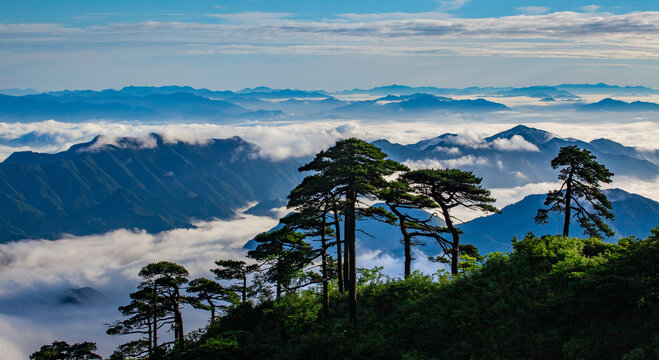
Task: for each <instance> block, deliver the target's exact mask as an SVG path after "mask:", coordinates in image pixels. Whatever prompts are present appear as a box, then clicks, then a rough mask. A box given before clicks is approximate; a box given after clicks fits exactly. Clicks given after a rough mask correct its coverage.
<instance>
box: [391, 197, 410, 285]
mask: <svg viewBox="0 0 659 360" xmlns="http://www.w3.org/2000/svg"><path fill="white" fill-rule="evenodd" d="M390 209H391V211H393V213H394V214H396V216H398V221H399V223H398V225H399V226H400V233H401V234H402V235H403V247H404V248H405V279H407V278H408V277H410V275H412V237H411V236H410V234H409V233H408V232H407V226H406V225H405V216H404V215H403V214H402V213H401V212H400V211H398V210H397V209H396V208H395V207H393V206H392V207H390Z"/></svg>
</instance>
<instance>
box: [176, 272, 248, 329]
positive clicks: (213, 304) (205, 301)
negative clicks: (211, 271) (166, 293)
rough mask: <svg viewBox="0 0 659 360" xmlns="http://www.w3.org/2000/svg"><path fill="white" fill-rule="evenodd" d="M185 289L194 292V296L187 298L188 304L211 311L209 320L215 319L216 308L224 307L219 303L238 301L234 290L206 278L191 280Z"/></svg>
mask: <svg viewBox="0 0 659 360" xmlns="http://www.w3.org/2000/svg"><path fill="white" fill-rule="evenodd" d="M186 291H187V292H188V293H193V294H196V296H195V297H193V298H191V299H188V302H189V303H190V305H192V306H193V307H194V308H196V309H202V310H208V311H210V312H211V322H212V321H213V320H215V315H216V309H218V308H223V307H225V306H223V305H221V304H222V303H228V304H235V303H237V302H238V301H239V300H238V296H237V295H236V293H235V292H233V291H231V290H229V289H227V288H225V287H224V286H222V285H220V284H219V283H218V282H216V281H213V280H209V279H206V278H198V279H194V280H191V281H190V283H188V288H187V289H186Z"/></svg>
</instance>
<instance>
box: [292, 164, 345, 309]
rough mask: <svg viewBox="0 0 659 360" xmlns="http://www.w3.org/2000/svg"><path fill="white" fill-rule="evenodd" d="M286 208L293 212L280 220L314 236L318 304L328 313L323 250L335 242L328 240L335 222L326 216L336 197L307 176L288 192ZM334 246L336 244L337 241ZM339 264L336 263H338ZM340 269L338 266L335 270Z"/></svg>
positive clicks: (320, 180)
mask: <svg viewBox="0 0 659 360" xmlns="http://www.w3.org/2000/svg"><path fill="white" fill-rule="evenodd" d="M288 198H289V202H288V207H289V208H295V212H293V213H291V214H289V215H287V216H286V217H284V218H283V219H281V222H282V223H283V224H285V225H286V226H289V227H291V228H293V229H295V230H298V231H302V232H304V233H305V235H306V236H307V237H311V238H318V239H319V241H320V249H319V251H318V253H319V256H320V259H321V282H322V299H323V301H322V304H323V314H324V315H325V316H326V317H327V316H329V268H328V255H327V250H328V249H329V248H330V247H332V246H334V245H335V244H337V243H338V241H339V240H338V239H335V240H336V241H335V242H329V241H328V240H329V238H330V237H331V236H332V235H333V230H332V228H331V227H330V225H331V224H334V225H336V224H335V221H338V220H337V219H336V218H334V219H333V220H331V219H328V216H329V214H330V212H332V209H333V208H334V204H336V201H337V200H336V196H335V195H334V194H333V193H332V187H331V183H330V182H329V181H328V180H327V179H325V178H323V177H321V176H319V175H311V176H307V177H306V178H305V179H304V180H303V181H302V183H301V184H300V185H298V186H297V187H296V188H295V189H293V191H291V193H290V194H289V195H288ZM337 245H338V244H337ZM339 256H340V255H339ZM339 266H340V265H339ZM339 271H340V269H339Z"/></svg>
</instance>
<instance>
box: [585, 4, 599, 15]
mask: <svg viewBox="0 0 659 360" xmlns="http://www.w3.org/2000/svg"><path fill="white" fill-rule="evenodd" d="M599 9H600V6H599V5H586V6H582V7H581V10H583V11H585V12H587V13H595V12H597V11H598V10H599Z"/></svg>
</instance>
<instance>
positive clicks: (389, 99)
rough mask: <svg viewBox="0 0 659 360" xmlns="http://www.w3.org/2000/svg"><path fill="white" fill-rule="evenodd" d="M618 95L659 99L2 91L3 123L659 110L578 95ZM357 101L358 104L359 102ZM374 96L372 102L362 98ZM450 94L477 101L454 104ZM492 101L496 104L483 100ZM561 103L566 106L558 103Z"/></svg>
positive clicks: (646, 91) (480, 93) (601, 87)
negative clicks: (520, 105) (515, 103)
mask: <svg viewBox="0 0 659 360" xmlns="http://www.w3.org/2000/svg"><path fill="white" fill-rule="evenodd" d="M573 92H578V93H581V94H593V93H595V94H608V95H611V96H630V95H652V94H656V93H657V91H656V90H654V89H650V88H643V87H618V86H610V85H606V84H596V85H587V84H586V85H569V84H568V85H558V86H529V87H521V88H512V87H503V88H501V87H497V88H494V87H492V88H480V87H471V88H464V89H448V88H436V87H408V86H403V85H392V86H383V87H377V88H372V89H368V90H360V89H354V90H345V91H339V92H333V93H332V92H326V91H322V90H311V91H308V90H293V89H271V88H267V87H257V88H253V89H243V90H240V91H230V90H221V91H214V90H209V89H195V88H192V87H189V86H160V87H153V86H127V87H124V88H122V89H119V90H113V89H106V90H100V91H93V90H63V91H52V92H47V93H35V91H34V90H31V89H28V90H20V89H6V90H0V120H4V121H21V122H29V121H41V120H48V119H56V120H60V121H74V122H75V121H87V120H95V119H96V120H97V119H103V120H140V121H147V122H148V121H152V122H155V121H189V120H204V121H210V122H214V123H234V122H239V121H243V120H245V119H247V120H270V119H280V118H282V117H289V118H298V119H307V118H318V119H322V118H354V117H363V118H372V117H382V116H388V117H396V118H401V117H405V116H418V115H433V114H438V113H440V114H441V113H474V112H496V111H506V110H510V109H509V107H508V106H506V105H504V104H502V103H499V102H496V101H493V100H492V98H501V99H505V98H507V97H519V96H522V97H531V98H537V99H540V101H542V102H543V103H545V104H546V106H541V107H539V109H542V108H546V107H549V108H551V109H556V110H566V109H567V110H579V111H625V112H644V111H659V110H658V109H659V105H658V104H655V103H651V102H641V101H635V102H631V103H627V102H624V101H621V100H615V99H611V98H606V99H603V100H602V101H599V102H595V103H592V104H586V103H584V102H583V101H582V100H581V98H580V97H579V96H578V95H577V94H575V93H573ZM354 96H357V97H356V98H353V97H354ZM360 96H361V97H364V96H366V98H365V99H364V98H360ZM447 96H454V97H455V96H458V97H464V96H469V97H470V99H464V98H458V99H456V98H451V97H447ZM483 97H488V100H486V99H483ZM556 100H558V101H556Z"/></svg>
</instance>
